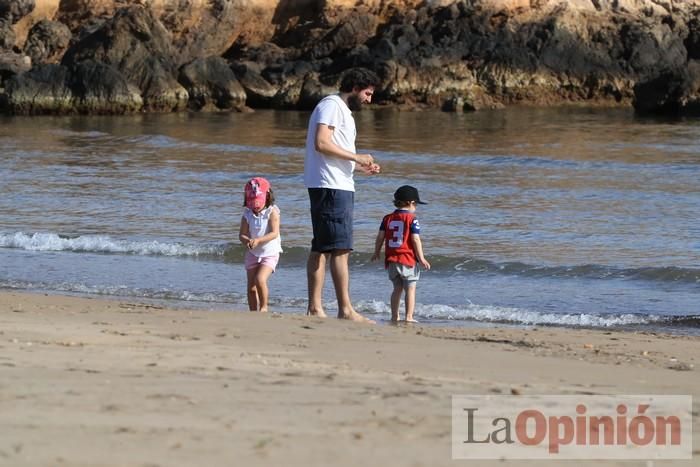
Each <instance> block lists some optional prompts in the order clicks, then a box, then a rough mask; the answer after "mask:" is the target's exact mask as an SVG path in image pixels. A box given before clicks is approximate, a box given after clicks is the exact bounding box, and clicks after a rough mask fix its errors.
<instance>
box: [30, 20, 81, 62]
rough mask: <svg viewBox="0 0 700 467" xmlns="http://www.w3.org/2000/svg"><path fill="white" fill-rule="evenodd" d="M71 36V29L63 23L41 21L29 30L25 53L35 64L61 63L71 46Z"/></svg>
mask: <svg viewBox="0 0 700 467" xmlns="http://www.w3.org/2000/svg"><path fill="white" fill-rule="evenodd" d="M71 36H72V35H71V32H70V29H68V26H66V25H65V24H63V23H59V22H56V21H48V20H43V21H39V22H38V23H36V24H35V25H34V26H33V27H32V29H30V30H29V35H28V37H27V42H26V43H25V45H24V52H25V53H26V54H27V55H29V56H30V57H32V62H33V63H35V64H38V63H53V62H57V61H60V59H61V57H62V56H63V53H64V52H65V51H66V49H67V48H68V46H69V45H70V41H71Z"/></svg>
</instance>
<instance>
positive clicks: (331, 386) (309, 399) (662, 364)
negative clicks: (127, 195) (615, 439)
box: [0, 291, 700, 466]
mask: <svg viewBox="0 0 700 467" xmlns="http://www.w3.org/2000/svg"><path fill="white" fill-rule="evenodd" d="M698 364H700V339H698V338H692V337H682V336H666V335H660V334H652V333H633V332H615V331H604V330H579V329H561V328H532V329H523V328H505V327H504V328H488V329H485V328H473V329H443V328H437V327H428V326H420V325H416V326H398V327H393V326H388V325H363V324H357V323H350V322H341V321H339V320H336V319H332V318H331V319H326V320H322V319H318V318H307V317H304V316H301V315H291V314H282V315H280V314H265V315H263V314H257V313H248V312H224V311H200V310H197V311H187V310H171V309H166V308H162V307H160V306H154V305H151V304H146V303H130V302H127V301H124V300H121V301H119V300H111V299H91V298H77V297H65V296H58V295H44V294H38V293H17V292H8V291H4V292H0V432H1V433H2V436H0V465H8V466H10V465H11V466H23V465H36V466H46V465H69V466H126V465H128V466H193V465H207V466H214V465H238V466H248V465H285V466H309V465H313V466H330V465H333V466H358V465H367V466H389V465H392V466H393V465H396V466H441V465H528V466H536V465H542V463H543V462H542V461H510V462H499V461H482V460H479V461H453V460H451V396H452V395H453V394H523V395H528V394H533V395H535V394H574V395H575V394H690V395H692V396H693V398H694V403H693V410H694V415H693V421H694V425H695V427H696V429H695V434H694V441H695V442H694V446H695V448H694V449H695V451H694V456H695V459H694V460H688V461H676V462H672V461H655V462H654V463H653V465H654V466H663V465H683V466H692V465H697V459H698V456H700V442H699V441H700V437H699V436H698V434H697V433H698V429H697V427H698V426H700V423H699V422H700V417H699V416H698V406H699V404H698V402H700V376H698V371H699V370H700V369H699V368H698ZM555 464H556V465H571V466H583V465H591V466H593V465H596V466H608V465H610V466H612V465H621V466H622V465H624V466H633V465H639V466H647V465H649V464H648V463H647V462H644V461H633V462H629V461H557V462H555ZM552 465H554V464H552Z"/></svg>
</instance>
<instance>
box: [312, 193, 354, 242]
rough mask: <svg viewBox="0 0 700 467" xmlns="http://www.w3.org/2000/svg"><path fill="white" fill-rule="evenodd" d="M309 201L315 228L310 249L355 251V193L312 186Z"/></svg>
mask: <svg viewBox="0 0 700 467" xmlns="http://www.w3.org/2000/svg"><path fill="white" fill-rule="evenodd" d="M309 201H310V202H311V225H312V226H313V230H314V238H313V239H312V240H311V251H317V252H319V253H326V252H329V251H333V250H352V212H353V207H354V205H355V193H354V192H353V191H347V190H335V189H332V188H309Z"/></svg>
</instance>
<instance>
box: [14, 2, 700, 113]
mask: <svg viewBox="0 0 700 467" xmlns="http://www.w3.org/2000/svg"><path fill="white" fill-rule="evenodd" d="M699 60H700V0H688V1H680V0H568V1H564V0H180V1H178V2H172V1H168V0H118V1H107V0H61V1H58V0H13V1H7V0H0V79H1V80H2V82H1V83H2V84H0V93H1V95H2V99H1V101H2V102H3V108H4V110H5V111H8V112H15V113H25V112H30V113H36V112H44V111H47V112H59V111H60V112H99V113H104V112H110V111H113V112H129V111H135V110H143V111H161V112H163V111H166V112H167V111H177V110H184V109H190V110H207V111H212V110H213V111H218V110H230V109H235V110H242V109H245V108H247V107H253V108H256V107H273V108H297V109H308V108H311V107H313V105H314V104H315V102H316V101H317V100H318V99H319V98H320V97H321V96H322V95H324V94H325V93H328V92H331V91H332V90H334V89H335V88H336V86H337V84H338V81H339V79H340V77H341V76H342V73H343V71H344V70H346V69H348V68H350V67H354V66H364V67H368V68H371V69H373V70H375V71H376V72H377V73H378V74H379V75H380V77H381V78H382V85H381V87H380V89H378V90H377V92H376V94H375V95H376V101H377V102H378V103H379V104H380V105H381V104H384V105H399V106H402V107H435V108H442V109H444V110H449V111H465V110H478V109H483V108H499V107H503V106H508V105H516V104H526V105H561V104H571V103H577V104H583V105H606V106H626V105H634V106H635V108H636V109H638V110H639V111H640V112H651V113H655V112H674V113H692V112H695V110H694V109H696V107H697V105H696V103H697V102H698V100H699V98H700V94H699V92H698V86H697V85H696V83H697V81H698V80H697V63H698V61H699ZM48 65H54V66H48ZM30 66H31V70H29V68H30ZM97 72H100V73H101V72H104V73H105V76H106V77H109V84H108V85H107V86H106V87H103V88H100V87H99V85H98V83H97V81H98V80H97V79H95V78H96V77H95V78H90V77H91V76H93V74H94V73H97ZM52 80H53V81H52ZM81 80H82V81H81ZM78 82H81V83H82V84H81V85H80V86H93V85H95V86H98V87H97V88H95V89H92V90H87V91H85V92H83V91H80V90H79V89H78V88H79V87H80V86H78V84H77V83H78ZM32 86H34V87H35V88H36V89H35V91H36V92H37V93H39V94H33V95H32V94H31V92H29V89H31V87H32ZM41 93H47V94H46V96H45V97H46V99H42V98H41V95H42V94H41ZM133 93H136V94H137V95H138V96H139V97H140V101H139V100H138V99H135V97H134V95H133ZM32 96H33V97H32ZM30 97H32V98H31V99H30ZM22 99H24V101H23V100H22ZM28 99H29V100H28ZM100 99H116V103H115V105H111V104H110V103H109V102H107V103H104V104H102V105H97V104H96V102H97V101H99V100H100ZM41 102H43V104H41V105H37V103H41ZM47 103H52V104H50V105H48V104H47ZM88 103H89V104H88ZM71 106H76V107H75V108H73V107H71Z"/></svg>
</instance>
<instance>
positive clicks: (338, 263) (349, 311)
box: [331, 250, 374, 323]
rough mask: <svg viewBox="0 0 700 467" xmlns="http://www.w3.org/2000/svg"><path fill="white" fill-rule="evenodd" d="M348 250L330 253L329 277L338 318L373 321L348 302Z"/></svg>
mask: <svg viewBox="0 0 700 467" xmlns="http://www.w3.org/2000/svg"><path fill="white" fill-rule="evenodd" d="M349 260H350V250H334V251H333V253H332V254H331V277H332V278H333V286H334V287H335V296H336V298H337V299H338V318H340V319H349V320H352V321H363V322H368V323H374V321H372V320H371V319H368V318H365V317H364V316H362V315H361V314H359V313H358V312H356V311H355V310H354V309H353V307H352V303H351V302H350V269H349V266H348V261H349Z"/></svg>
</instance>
